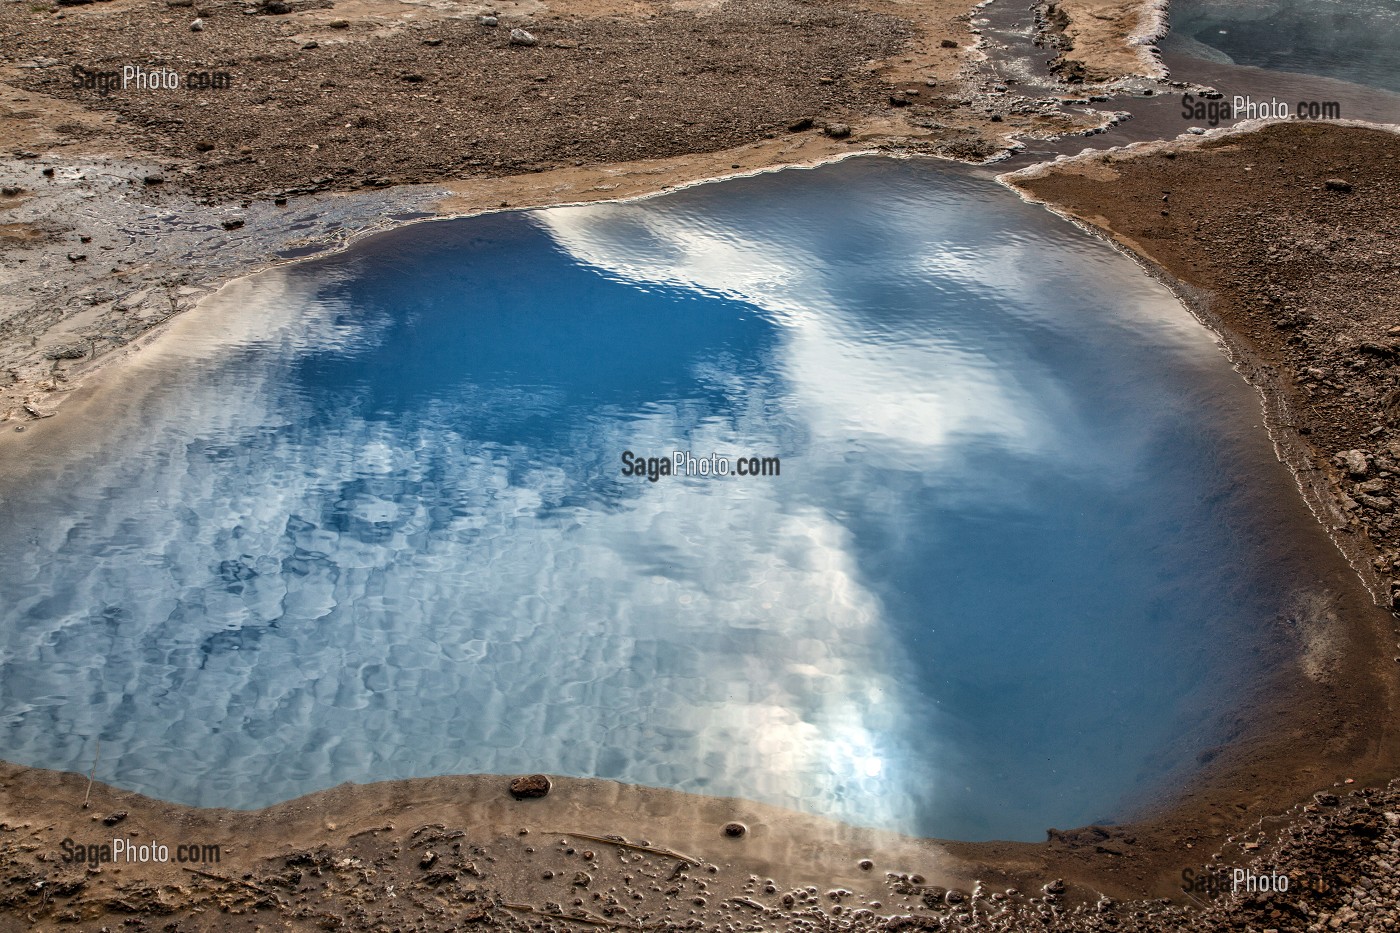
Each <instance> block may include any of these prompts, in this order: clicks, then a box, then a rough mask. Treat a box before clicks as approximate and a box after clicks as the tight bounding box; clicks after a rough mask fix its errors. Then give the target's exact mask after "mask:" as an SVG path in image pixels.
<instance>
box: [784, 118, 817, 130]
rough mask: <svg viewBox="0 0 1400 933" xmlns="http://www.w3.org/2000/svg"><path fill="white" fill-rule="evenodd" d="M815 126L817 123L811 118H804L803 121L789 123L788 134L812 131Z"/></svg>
mask: <svg viewBox="0 0 1400 933" xmlns="http://www.w3.org/2000/svg"><path fill="white" fill-rule="evenodd" d="M815 125H816V121H814V120H813V119H812V118H811V117H803V118H802V119H801V120H794V121H793V122H792V123H789V124H788V132H789V133H801V132H804V131H806V130H810V129H811V128H812V127H813V126H815Z"/></svg>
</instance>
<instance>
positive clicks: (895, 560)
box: [0, 158, 1306, 839]
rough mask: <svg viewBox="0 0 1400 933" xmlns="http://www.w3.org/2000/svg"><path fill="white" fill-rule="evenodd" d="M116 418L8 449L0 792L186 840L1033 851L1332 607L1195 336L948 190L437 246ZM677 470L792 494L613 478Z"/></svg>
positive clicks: (194, 339) (198, 356)
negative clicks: (250, 829)
mask: <svg viewBox="0 0 1400 933" xmlns="http://www.w3.org/2000/svg"><path fill="white" fill-rule="evenodd" d="M101 397H102V402H101V405H100V406H99V407H98V408H97V409H95V410H94V412H89V413H87V414H77V413H75V414H73V415H67V414H66V415H65V417H66V418H68V419H69V420H70V421H71V420H73V419H77V418H82V419H86V420H85V422H84V424H83V426H82V427H81V429H79V428H78V427H76V426H73V425H70V426H69V427H68V428H66V429H65V430H69V431H70V432H73V433H71V434H70V438H69V441H68V442H67V443H66V445H64V446H65V449H64V450H63V451H62V452H54V453H43V452H42V451H41V450H40V449H39V448H38V447H34V448H26V447H24V446H22V445H19V444H12V445H9V446H7V447H6V448H4V450H3V452H0V457H3V458H5V459H6V460H7V461H8V465H6V467H5V469H6V471H7V472H6V475H7V476H12V475H13V474H14V471H15V470H16V469H18V467H17V464H18V463H19V461H20V460H23V462H24V465H25V468H26V469H29V470H30V471H31V472H30V474H29V476H28V477H27V478H26V479H25V480H24V481H23V482H22V483H20V482H16V481H14V480H13V479H10V480H7V482H5V483H4V485H3V486H0V495H3V501H0V566H3V567H4V568H5V577H6V585H5V590H4V595H3V599H0V757H4V758H6V759H8V760H12V761H18V762H22V763H25V764H32V765H39V766H44V767H50V768H61V769H69V770H75V771H83V772H86V771H87V769H88V768H89V767H90V766H91V764H92V761H93V757H94V751H95V745H96V742H97V740H98V739H99V738H100V740H101V755H100V759H99V761H98V765H97V777H98V778H99V779H100V780H105V781H109V782H111V783H114V784H117V785H119V786H122V787H126V788H131V789H134V790H139V791H142V792H145V793H148V794H152V795H154V796H157V797H161V798H165V799H170V800H175V801H179V802H184V803H189V804H197V805H222V806H234V807H256V806H260V805H264V804H268V803H271V802H274V801H278V800H282V799H285V798H289V797H292V796H295V795H299V794H302V793H304V792H308V791H311V790H315V789H319V788H323V787H327V786H330V785H334V784H336V783H339V782H342V781H362V782H363V781H374V780H383V779H389V778H400V777H409V776H426V775H434V774H445V773H463V772H497V773H511V772H524V771H537V770H538V771H547V772H553V773H559V774H570V775H578V776H594V777H603V778H612V779H617V780H623V781H631V782H638V783H644V784H650V785H657V786H665V787H673V788H679V789H682V790H687V791H694V792H698V793H705V794H717V795H737V796H742V797H747V798H751V799H759V800H763V801H766V802H771V803H776V804H781V805H786V806H790V807H794V808H798V809H804V810H810V811H816V812H820V813H825V814H829V815H832V816H835V817H838V818H840V819H844V820H847V821H850V822H854V823H859V824H865V825H875V826H882V827H891V828H895V829H900V830H903V831H906V832H913V833H921V834H926V835H936V836H942V837H952V838H964V839H984V838H1011V839H1039V838H1043V833H1044V830H1045V828H1046V827H1049V826H1071V825H1080V824H1083V823H1086V822H1090V821H1105V820H1113V819H1115V818H1121V817H1123V816H1125V815H1128V814H1129V813H1130V811H1131V809H1132V808H1133V807H1134V806H1136V805H1137V804H1139V803H1141V802H1142V800H1143V799H1144V797H1145V795H1148V794H1151V793H1157V792H1158V791H1160V790H1161V789H1162V788H1164V787H1167V788H1170V787H1173V786H1176V783H1177V782H1180V781H1182V780H1185V779H1187V778H1189V777H1190V775H1191V773H1192V772H1193V770H1194V769H1195V768H1196V767H1197V765H1196V757H1197V754H1198V752H1200V751H1201V750H1202V749H1204V748H1206V747H1208V746H1211V745H1213V744H1214V743H1216V742H1218V741H1220V739H1221V735H1222V730H1223V728H1224V726H1223V725H1222V723H1223V722H1225V721H1227V720H1230V719H1232V718H1234V717H1235V716H1237V715H1238V704H1239V703H1240V702H1242V699H1243V698H1244V697H1245V696H1246V695H1247V693H1248V691H1249V690H1250V689H1251V687H1252V686H1253V685H1255V684H1257V682H1258V678H1259V676H1260V671H1261V669H1262V667H1263V662H1262V661H1261V660H1260V659H1261V658H1262V657H1264V655H1263V654H1262V653H1261V652H1263V651H1264V649H1265V648H1267V645H1268V643H1269V642H1270V640H1271V639H1273V638H1274V637H1275V636H1274V634H1273V632H1272V628H1273V621H1274V620H1275V619H1276V618H1277V617H1278V615H1279V614H1280V612H1282V611H1283V610H1284V606H1285V603H1286V602H1287V601H1288V600H1289V599H1290V598H1292V594H1293V593H1294V591H1295V590H1296V588H1297V587H1298V586H1302V585H1305V583H1306V581H1305V580H1303V579H1302V578H1301V577H1299V575H1298V574H1297V573H1296V572H1295V571H1293V570H1290V569H1288V568H1287V567H1285V566H1284V564H1283V563H1281V560H1282V558H1280V556H1279V555H1280V547H1281V545H1279V543H1278V542H1277V541H1275V540H1273V539H1274V538H1277V537H1278V535H1277V527H1278V522H1279V521H1280V518H1279V516H1280V515H1285V516H1298V515H1302V517H1303V519H1306V516H1305V514H1304V513H1303V512H1302V505H1301V503H1300V502H1298V501H1297V496H1296V495H1294V494H1293V490H1292V486H1291V481H1290V479H1289V477H1288V476H1287V474H1286V472H1285V471H1284V469H1283V467H1282V466H1280V465H1279V464H1278V463H1277V462H1276V461H1275V460H1274V457H1273V454H1272V450H1271V448H1270V446H1269V442H1268V439H1267V438H1266V437H1265V435H1264V433H1263V431H1262V429H1260V428H1258V427H1257V422H1258V403H1257V400H1256V398H1255V397H1254V395H1253V394H1252V392H1251V391H1250V390H1249V389H1248V388H1247V387H1246V386H1245V385H1244V384H1243V382H1242V381H1241V380H1240V379H1239V377H1238V376H1237V375H1235V373H1233V372H1232V370H1231V369H1230V367H1229V365H1228V363H1227V362H1226V360H1225V358H1224V357H1223V355H1222V354H1221V353H1220V351H1219V350H1218V349H1217V347H1216V346H1215V345H1214V343H1213V341H1212V339H1211V338H1210V337H1209V336H1208V335H1207V333H1206V332H1205V331H1204V330H1203V329H1202V328H1201V327H1199V326H1198V325H1197V324H1196V323H1195V322H1194V321H1192V320H1191V319H1190V318H1189V316H1188V315H1187V313H1186V312H1185V311H1184V310H1183V309H1182V308H1181V307H1180V305H1179V304H1178V303H1177V302H1176V301H1175V300H1174V299H1173V298H1172V297H1171V296H1170V295H1169V294H1168V293H1167V292H1166V291H1165V290H1164V289H1163V288H1162V287H1161V286H1160V285H1158V284H1157V283H1156V282H1155V281H1153V280H1152V279H1150V278H1149V277H1148V276H1146V275H1145V274H1143V273H1142V272H1141V271H1140V270H1139V269H1138V268H1137V267H1136V266H1134V265H1133V264H1132V263H1131V262H1129V261H1128V260H1127V259H1125V258H1123V257H1121V256H1119V255H1118V254H1116V253H1115V252H1113V251H1112V250H1110V249H1109V248H1107V247H1106V246H1104V245H1103V244H1101V243H1099V242H1097V241H1095V240H1093V239H1092V238H1090V237H1088V236H1086V235H1084V234H1082V233H1080V232H1079V231H1077V230H1075V229H1073V228H1072V227H1070V226H1069V225H1067V224H1064V223H1062V222H1061V221H1059V220H1057V219H1055V218H1054V217H1052V216H1051V215H1049V214H1048V213H1047V212H1045V211H1043V210H1042V209H1040V208H1038V207H1034V206H1030V205H1027V204H1023V203H1022V202H1020V201H1019V200H1017V199H1016V198H1015V197H1014V196H1012V195H1010V194H1009V193H1007V192H1006V191H1005V190H1003V189H1001V188H999V187H997V186H995V185H994V184H992V183H991V182H989V181H986V180H981V179H978V178H975V177H973V176H972V175H970V174H968V173H966V172H962V171H959V170H956V169H952V168H949V167H948V166H946V165H942V164H928V163H923V162H916V161H904V162H901V161H892V160H886V159H875V158H861V159H853V160H848V161H846V162H843V163H840V164H837V165H832V166H827V167H824V168H821V169H818V170H812V171H786V172H781V173H774V174H768V175H762V176H758V177H753V178H747V179H739V180H731V181H727V182H724V183H719V184H710V185H704V186H699V187H695V188H691V189H687V190H684V191H681V192H675V193H671V194H668V195H666V196H664V197H658V198H654V199H650V200H646V201H640V202H632V203H624V204H605V205H595V206H587V207H572V208H557V209H551V210H546V211H538V212H530V213H503V214H497V215H492V216H484V217H478V218H474V219H467V220H458V221H450V222H438V223H431V224H423V225H418V226H414V227H410V228H407V229H403V230H400V231H397V232H394V233H391V234H387V235H382V236H378V237H375V238H373V239H371V240H368V241H365V242H363V243H362V244H360V245H359V246H357V247H356V248H354V249H353V250H351V251H350V252H347V253H344V254H341V255H338V256H335V257H333V258H329V259H325V260H319V261H314V262H308V263H304V264H300V265H292V266H287V267H284V268H280V269H277V270H274V271H272V272H268V273H265V274H261V275H258V276H255V277H252V278H249V279H245V280H242V281H240V282H238V283H235V284H234V285H232V286H230V287H228V288H227V289H225V290H224V291H223V292H221V293H220V294H219V295H218V296H216V298H215V300H213V301H211V302H209V303H208V304H207V305H205V306H204V307H202V308H201V309H200V310H198V311H197V312H194V313H192V314H191V315H188V316H186V317H185V318H183V319H181V321H179V322H178V323H177V324H176V325H175V327H174V329H173V330H172V331H171V332H170V333H169V334H168V335H167V336H166V337H165V338H163V339H162V341H161V342H160V343H159V344H158V345H157V346H156V347H155V348H153V349H152V350H151V351H149V352H147V353H145V354H143V355H142V356H140V357H138V358H137V359H136V360H135V361H134V362H132V363H131V364H129V365H127V366H126V367H124V369H123V370H122V371H121V373H120V374H119V375H118V376H116V377H114V378H113V379H111V380H109V382H108V384H106V385H105V386H104V388H103V390H102V396H101ZM59 420H60V421H62V420H64V419H59ZM677 450H681V451H690V452H692V453H693V455H694V456H696V457H697V458H699V457H704V456H709V455H711V454H718V455H720V456H721V457H727V458H730V461H731V463H737V460H736V459H735V458H738V457H740V456H743V457H745V458H747V457H750V456H752V457H757V458H777V459H778V469H779V470H780V473H779V475H769V476H757V477H736V476H728V477H718V478H716V477H698V476H697V477H678V476H662V477H660V478H659V480H658V481H656V482H652V481H650V480H648V479H647V478H646V477H645V476H642V477H633V476H624V475H623V473H622V455H623V453H624V451H631V452H633V453H634V454H637V455H640V456H643V457H648V456H652V457H669V456H671V455H672V454H673V453H674V451H677ZM1290 520H1291V519H1290ZM1284 579H1286V580H1287V582H1286V583H1285V582H1281V581H1283V580H1284Z"/></svg>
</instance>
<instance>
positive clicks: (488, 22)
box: [476, 15, 500, 26]
mask: <svg viewBox="0 0 1400 933" xmlns="http://www.w3.org/2000/svg"><path fill="white" fill-rule="evenodd" d="M476 21H477V22H478V23H480V24H481V25H483V26H494V25H496V24H497V23H499V22H500V20H498V19H496V17H494V16H489V15H488V16H478V17H477V18H476Z"/></svg>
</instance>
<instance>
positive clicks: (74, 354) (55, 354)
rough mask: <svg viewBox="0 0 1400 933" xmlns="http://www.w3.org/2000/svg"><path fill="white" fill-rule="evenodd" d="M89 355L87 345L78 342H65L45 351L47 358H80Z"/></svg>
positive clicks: (45, 357)
mask: <svg viewBox="0 0 1400 933" xmlns="http://www.w3.org/2000/svg"><path fill="white" fill-rule="evenodd" d="M87 355H88V351H87V347H84V346H82V345H80V344H76V343H65V344H61V345H59V346H57V347H52V348H51V349H49V350H48V351H46V352H45V353H44V359H46V360H80V359H82V358H83V357H85V356H87Z"/></svg>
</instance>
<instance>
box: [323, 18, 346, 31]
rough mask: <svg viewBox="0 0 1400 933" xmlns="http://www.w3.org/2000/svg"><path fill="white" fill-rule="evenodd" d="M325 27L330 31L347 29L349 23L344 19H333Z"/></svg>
mask: <svg viewBox="0 0 1400 933" xmlns="http://www.w3.org/2000/svg"><path fill="white" fill-rule="evenodd" d="M326 26H328V27H329V28H331V29H349V28H350V21H349V20H346V19H333V20H331V21H330V22H329V23H326Z"/></svg>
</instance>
